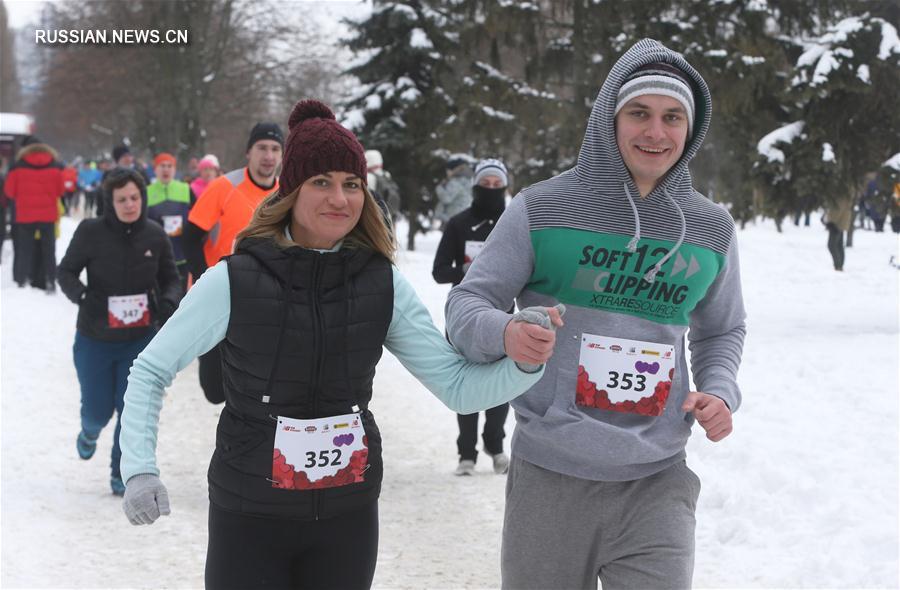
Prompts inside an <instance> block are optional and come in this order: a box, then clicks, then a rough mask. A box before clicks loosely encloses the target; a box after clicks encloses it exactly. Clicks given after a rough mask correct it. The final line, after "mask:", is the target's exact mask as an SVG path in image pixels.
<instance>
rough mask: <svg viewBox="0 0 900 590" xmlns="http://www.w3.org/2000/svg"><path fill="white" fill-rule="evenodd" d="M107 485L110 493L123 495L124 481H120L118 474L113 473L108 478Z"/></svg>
mask: <svg viewBox="0 0 900 590" xmlns="http://www.w3.org/2000/svg"><path fill="white" fill-rule="evenodd" d="M109 487H111V488H112V493H113V495H114V496H124V495H125V483H124V482H123V481H122V478H121V477H119V476H118V475H113V476H112V477H110V478H109Z"/></svg>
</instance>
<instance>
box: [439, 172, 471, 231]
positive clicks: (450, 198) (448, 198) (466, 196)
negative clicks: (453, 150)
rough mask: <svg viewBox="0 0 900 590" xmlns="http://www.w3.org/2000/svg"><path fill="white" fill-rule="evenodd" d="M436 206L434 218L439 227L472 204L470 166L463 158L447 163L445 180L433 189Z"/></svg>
mask: <svg viewBox="0 0 900 590" xmlns="http://www.w3.org/2000/svg"><path fill="white" fill-rule="evenodd" d="M434 192H435V194H436V195H437V200H438V202H437V206H436V207H435V208H434V218H435V219H437V220H438V221H439V222H440V223H441V227H443V225H444V224H445V223H447V222H448V221H450V218H451V217H453V216H454V215H456V214H457V213H459V212H460V211H462V210H463V209H466V208H467V207H468V206H469V205H470V204H471V203H472V165H471V164H470V163H469V161H468V160H466V159H465V158H460V157H453V158H450V159H449V160H448V161H447V178H445V179H444V180H443V181H441V183H440V184H439V185H437V187H435V189H434Z"/></svg>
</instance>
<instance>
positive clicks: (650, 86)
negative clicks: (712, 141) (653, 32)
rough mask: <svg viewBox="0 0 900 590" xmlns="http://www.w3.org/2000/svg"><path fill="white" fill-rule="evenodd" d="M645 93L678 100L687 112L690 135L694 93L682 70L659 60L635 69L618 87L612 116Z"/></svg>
mask: <svg viewBox="0 0 900 590" xmlns="http://www.w3.org/2000/svg"><path fill="white" fill-rule="evenodd" d="M646 94H661V95H662V96H668V97H670V98H674V99H675V100H677V101H678V102H680V103H681V105H682V106H683V107H684V110H685V111H686V112H687V119H688V137H690V135H691V131H692V130H693V128H694V93H693V92H692V91H691V83H690V81H689V80H688V77H687V75H686V74H685V73H684V72H682V71H681V70H679V69H678V68H676V67H675V66H673V65H670V64H666V63H660V62H657V63H652V64H647V65H645V66H642V67H640V68H638V69H636V70H635V71H634V72H633V73H632V74H631V75H630V76H628V77H627V78H626V79H625V83H624V84H622V88H621V89H619V96H618V98H617V100H616V111H615V113H613V116H615V115H617V114H618V113H619V111H620V110H621V109H622V107H623V106H625V103H627V102H628V101H629V100H631V99H632V98H635V97H638V96H644V95H646Z"/></svg>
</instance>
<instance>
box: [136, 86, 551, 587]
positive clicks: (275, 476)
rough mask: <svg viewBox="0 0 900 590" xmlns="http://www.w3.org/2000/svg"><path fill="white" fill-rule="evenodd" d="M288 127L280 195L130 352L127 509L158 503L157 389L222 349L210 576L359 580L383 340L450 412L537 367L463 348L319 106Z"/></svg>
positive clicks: (261, 580) (377, 456)
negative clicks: (422, 293)
mask: <svg viewBox="0 0 900 590" xmlns="http://www.w3.org/2000/svg"><path fill="white" fill-rule="evenodd" d="M289 128H290V134H289V136H288V139H287V142H286V149H285V153H284V162H283V170H282V172H281V177H280V181H279V189H278V191H277V192H275V193H273V194H271V195H270V196H268V197H267V198H266V200H265V201H264V202H263V203H262V204H261V205H260V207H259V208H257V209H256V211H255V213H254V215H253V219H252V221H251V222H250V225H249V226H248V227H247V228H246V229H244V230H243V231H241V232H240V233H239V234H238V236H237V246H236V251H235V254H234V255H233V256H230V257H228V258H226V259H225V260H223V261H221V262H219V263H218V264H216V265H215V266H213V267H212V268H210V269H209V270H208V271H207V272H206V274H204V275H203V276H202V277H201V278H200V280H199V281H197V283H196V284H195V285H194V287H193V288H192V289H191V290H190V291H189V292H188V294H187V296H186V297H185V299H184V301H183V303H182V305H181V307H180V308H179V310H178V312H177V313H176V314H175V315H174V316H173V317H172V319H171V320H169V322H168V323H167V324H166V325H165V326H164V327H163V329H162V330H161V331H160V333H159V334H158V335H157V337H156V338H155V339H154V340H153V341H152V342H151V343H150V344H149V345H148V346H147V348H146V349H145V350H144V352H142V353H141V355H140V356H139V357H138V359H137V361H136V362H135V364H134V368H133V369H132V372H131V376H130V377H129V386H128V392H127V393H126V396H125V398H126V401H125V413H124V417H123V421H122V425H123V430H122V447H123V451H124V454H123V458H122V468H123V475H124V476H125V477H126V478H127V489H126V492H125V501H124V509H125V513H126V515H127V516H128V518H129V520H130V521H131V522H132V523H133V524H151V523H152V522H154V521H155V520H156V519H157V518H158V517H159V516H160V515H161V514H168V513H169V505H168V492H167V491H166V488H165V487H164V486H163V484H162V482H161V481H160V478H159V472H160V471H159V468H158V467H157V466H156V457H155V451H154V450H155V448H156V433H157V421H158V418H159V410H160V408H161V406H162V399H163V393H164V392H163V387H165V386H166V385H168V384H169V383H171V381H172V379H173V378H174V377H175V373H176V371H177V370H180V369H181V368H183V367H185V366H187V365H188V364H189V363H190V362H191V361H192V360H193V359H194V358H195V357H196V356H197V355H198V354H201V353H203V352H204V351H206V350H209V349H210V348H212V347H213V346H216V345H217V344H218V345H219V346H221V348H222V356H223V358H224V359H225V363H224V364H223V367H224V372H225V376H226V379H225V381H224V382H225V384H226V401H225V408H224V411H223V412H222V414H221V417H220V421H219V427H218V431H217V436H216V438H217V442H216V451H215V453H214V454H213V458H212V461H211V465H210V469H209V484H210V490H209V498H210V508H209V510H210V514H209V548H208V551H207V557H206V587H207V588H217V589H221V588H255V589H265V588H322V587H330V588H368V587H369V586H370V585H371V583H372V577H373V575H374V572H375V562H376V557H377V552H378V503H377V499H378V494H379V490H380V487H381V478H382V460H381V434H380V432H379V430H378V427H377V425H376V424H375V419H374V416H373V415H372V412H371V411H370V410H369V409H368V404H369V400H370V399H371V397H372V382H373V378H374V376H375V367H376V365H377V364H378V360H379V358H380V357H381V354H382V347H383V346H386V347H387V348H388V350H390V351H391V352H393V353H394V354H395V355H396V356H397V357H398V358H399V359H400V360H401V362H402V363H403V364H404V365H405V366H406V367H407V368H408V369H409V370H410V371H411V372H412V373H413V374H414V375H415V376H416V377H417V378H419V379H420V380H421V381H422V382H423V383H426V384H427V386H428V387H429V388H430V389H431V390H432V391H433V392H434V393H435V395H436V396H437V397H438V398H440V399H441V400H442V401H443V402H444V403H446V404H447V405H448V406H450V407H451V408H453V409H455V410H457V411H475V410H479V409H483V408H487V407H492V406H495V405H497V404H498V403H502V402H504V401H507V400H508V399H510V398H512V397H514V396H515V395H517V394H518V393H520V392H521V391H523V390H524V389H526V388H527V387H528V386H530V385H531V384H533V383H534V382H535V381H536V380H537V379H538V378H539V375H540V372H541V371H540V370H538V371H537V372H536V373H526V372H525V371H523V370H521V369H519V368H517V367H516V366H515V364H514V363H513V361H511V360H509V359H503V360H501V361H499V362H496V363H493V364H490V365H486V364H476V363H468V362H466V361H465V359H463V358H462V357H460V356H459V354H458V353H456V351H454V350H453V348H452V347H451V346H450V345H449V344H448V343H447V341H446V340H445V339H444V337H443V336H442V335H441V334H440V332H438V330H437V329H436V328H435V327H434V324H433V323H432V322H431V318H430V317H429V315H428V312H427V310H426V309H425V306H424V305H423V304H422V302H421V301H420V300H419V299H418V297H416V295H415V292H414V291H413V289H412V287H411V285H410V284H409V283H408V282H407V281H406V280H405V279H404V278H403V277H402V275H400V274H399V272H398V271H397V269H396V268H395V267H394V266H393V264H392V258H393V249H394V242H393V241H392V240H391V237H390V232H389V230H388V228H387V225H386V224H385V222H384V219H383V217H382V215H381V212H380V210H379V207H378V205H377V204H376V203H375V201H374V199H373V197H372V195H371V193H370V192H369V191H368V190H367V189H366V186H365V183H366V161H365V157H364V155H363V149H362V146H361V145H360V143H359V141H358V140H357V139H356V137H355V136H354V135H353V134H352V133H351V132H350V131H348V130H347V129H345V128H344V127H342V126H341V125H340V124H339V123H338V122H337V121H336V120H335V118H334V114H333V113H332V111H331V109H329V108H328V107H327V106H326V105H324V104H322V103H320V102H318V101H311V100H310V101H301V102H300V103H298V104H297V105H296V106H295V107H294V109H293V112H292V113H291V116H290V119H289ZM535 329H537V330H541V328H537V327H535ZM544 331H545V332H547V333H548V335H549V337H552V335H553V333H552V332H551V331H550V330H544Z"/></svg>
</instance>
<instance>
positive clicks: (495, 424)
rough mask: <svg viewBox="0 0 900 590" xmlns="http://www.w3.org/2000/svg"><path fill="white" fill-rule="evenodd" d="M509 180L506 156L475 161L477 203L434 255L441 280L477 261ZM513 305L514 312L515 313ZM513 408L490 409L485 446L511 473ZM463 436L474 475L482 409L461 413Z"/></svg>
mask: <svg viewBox="0 0 900 590" xmlns="http://www.w3.org/2000/svg"><path fill="white" fill-rule="evenodd" d="M508 186H509V173H508V172H507V170H506V166H505V165H504V164H503V162H501V161H500V160H496V159H493V158H488V159H485V160H481V161H480V162H478V164H477V165H476V166H475V175H474V176H473V177H472V189H471V190H472V206H471V207H469V208H468V209H465V210H463V211H461V212H459V213H457V214H456V215H454V216H453V217H451V218H450V220H449V221H448V222H447V223H446V224H445V225H444V235H442V236H441V242H440V244H438V248H437V252H436V253H435V255H434V266H433V268H432V271H431V275H432V276H433V277H434V280H435V281H437V282H438V283H452V284H453V286H456V285H458V284H459V283H460V282H462V280H463V277H465V276H466V271H467V270H469V266H470V265H471V264H472V261H473V260H474V259H475V257H476V256H477V255H478V253H479V252H480V251H481V248H483V247H484V242H485V240H487V237H488V236H489V235H490V233H491V230H493V229H494V225H495V224H496V223H497V220H498V219H500V215H502V214H503V210H504V209H505V208H506V190H507V187H508ZM513 311H514V307H510V309H509V313H510V314H511V313H513ZM507 414H509V404H500V405H499V406H495V407H493V408H491V409H489V410H487V411H485V413H484V430H483V432H482V433H481V440H482V442H483V444H484V447H483V449H484V452H485V453H487V454H488V455H489V456H490V457H491V459H492V461H493V465H494V473H498V474H500V473H506V471H507V469H508V468H509V457H508V456H507V455H506V453H504V452H503V439H504V438H505V437H506V432H505V431H504V429H503V427H504V424H505V423H506V416H507ZM457 423H458V424H459V437H458V438H457V439H456V449H457V452H458V453H459V464H458V465H457V466H456V475H473V474H474V473H475V463H476V461H477V460H478V451H476V450H475V444H476V443H477V442H478V414H477V413H474V414H457Z"/></svg>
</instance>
